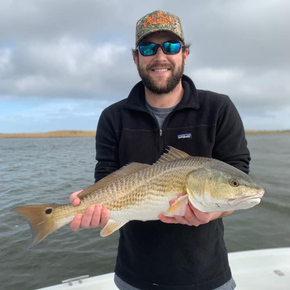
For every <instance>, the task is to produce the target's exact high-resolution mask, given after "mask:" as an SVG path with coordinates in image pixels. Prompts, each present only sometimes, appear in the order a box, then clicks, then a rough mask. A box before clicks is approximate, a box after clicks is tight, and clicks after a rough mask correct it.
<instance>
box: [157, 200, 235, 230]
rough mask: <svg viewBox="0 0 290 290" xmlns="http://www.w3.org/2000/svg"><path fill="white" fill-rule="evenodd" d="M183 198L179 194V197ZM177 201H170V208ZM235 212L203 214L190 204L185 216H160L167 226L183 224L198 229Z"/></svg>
mask: <svg viewBox="0 0 290 290" xmlns="http://www.w3.org/2000/svg"><path fill="white" fill-rule="evenodd" d="M180 196H182V194H179V195H178V197H180ZM175 201H176V200H175V199H172V200H170V202H169V204H170V206H171V205H172V204H173V203H174V202H175ZM233 212H234V211H228V212H201V211H199V210H198V209H196V208H195V207H194V206H192V205H191V203H190V202H189V203H188V205H187V206H186V210H185V214H184V216H177V215H176V216H174V217H167V216H165V215H163V214H160V215H158V217H159V218H160V220H161V221H162V222H164V223H167V224H183V225H188V226H195V227H198V226H200V225H203V224H207V223H209V222H210V221H212V220H215V219H219V218H222V217H225V216H228V215H230V214H231V213H233Z"/></svg>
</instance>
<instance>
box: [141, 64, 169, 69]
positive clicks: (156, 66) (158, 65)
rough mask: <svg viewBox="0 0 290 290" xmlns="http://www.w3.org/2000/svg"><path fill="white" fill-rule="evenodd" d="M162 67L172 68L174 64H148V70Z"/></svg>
mask: <svg viewBox="0 0 290 290" xmlns="http://www.w3.org/2000/svg"><path fill="white" fill-rule="evenodd" d="M157 68H158V69H160V68H161V69H162V68H166V69H170V70H172V68H173V66H172V65H170V64H161V63H160V64H152V65H148V66H147V70H152V69H157Z"/></svg>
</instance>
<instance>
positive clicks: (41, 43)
mask: <svg viewBox="0 0 290 290" xmlns="http://www.w3.org/2000/svg"><path fill="white" fill-rule="evenodd" d="M15 4H16V2H14V1H8V0H3V1H1V10H0V35H1V37H0V100H1V99H2V100H11V99H15V100H17V99H19V100H25V99H26V98H29V99H30V100H31V98H32V99H33V98H35V99H42V100H46V99H51V98H52V99H53V98H57V99H72V100H74V99H78V100H86V99H87V100H90V99H95V100H97V101H99V102H101V101H103V100H105V101H106V102H113V101H117V100H119V99H121V98H124V97H126V96H127V94H128V93H129V91H130V89H131V88H132V86H133V85H134V84H135V83H136V82H137V81H138V80H139V77H138V74H137V70H136V68H135V65H134V63H133V61H132V56H131V48H133V45H134V36H135V35H134V34H135V23H136V21H137V19H138V18H140V17H141V16H143V15H145V14H146V13H147V12H150V11H153V10H155V9H163V10H165V11H170V12H172V13H174V14H177V15H178V16H179V17H180V18H181V20H182V23H183V27H184V32H185V36H186V40H187V41H188V42H190V43H191V54H190V55H189V59H188V63H187V65H186V70H185V72H186V74H188V75H189V76H190V77H192V79H193V80H194V82H195V83H196V86H197V87H198V88H202V89H209V90H213V91H218V92H221V93H226V94H229V95H230V97H231V98H232V100H233V101H234V103H235V104H236V105H237V106H238V108H239V110H241V112H242V114H243V115H244V116H245V117H247V118H248V119H249V120H250V119H251V120H252V121H253V118H254V117H255V118H256V116H258V115H260V116H263V117H264V118H266V117H265V116H269V111H270V112H271V111H273V114H274V115H275V118H276V115H278V113H277V112H278V111H279V110H281V112H282V115H283V114H284V115H283V116H284V117H287V116H288V119H289V112H290V96H289V94H290V85H289V84H290V79H289V76H290V63H289V57H288V55H289V51H290V39H289V35H290V31H289V30H290V7H289V2H288V1H287V0H244V1H230V0H221V1H214V0H208V1H189V0H187V1H183V2H182V4H181V3H179V4H177V3H176V1H165V0H164V1H158V5H156V1H154V0H148V1H146V5H145V4H144V5H143V4H138V5H136V3H135V2H134V1H129V0H125V1H117V0H114V1H112V0H111V1H108V0H107V1H94V0H87V1H78V0H62V1H58V0H50V1H44V0H26V1H20V2H17V5H15ZM270 115H271V114H270ZM267 118H268V117H267ZM255 122H256V123H257V124H259V122H258V121H256V120H255ZM277 124H278V121H277ZM289 127H290V124H289Z"/></svg>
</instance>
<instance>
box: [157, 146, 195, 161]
mask: <svg viewBox="0 0 290 290" xmlns="http://www.w3.org/2000/svg"><path fill="white" fill-rule="evenodd" d="M187 157H190V155H188V154H187V153H185V152H183V151H181V150H178V149H176V148H174V147H172V146H168V152H166V153H163V154H162V155H161V157H160V158H159V159H158V161H157V162H156V163H155V164H158V163H163V162H170V161H174V160H177V159H183V158H187Z"/></svg>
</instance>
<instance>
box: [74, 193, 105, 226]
mask: <svg viewBox="0 0 290 290" xmlns="http://www.w3.org/2000/svg"><path fill="white" fill-rule="evenodd" d="M80 192H81V190H79V191H76V192H74V193H73V194H71V196H70V201H71V203H72V205H74V206H78V205H79V204H80V202H81V200H80V199H79V198H78V194H79V193H80ZM109 217H110V213H109V211H108V209H107V208H105V207H102V205H101V204H97V205H90V206H89V207H88V208H87V210H86V212H85V213H84V214H78V215H77V216H76V217H75V218H74V219H73V221H72V222H71V223H70V228H71V229H72V230H73V231H77V230H78V229H79V228H80V227H83V228H89V227H92V228H97V227H104V226H105V225H106V224H107V222H108V221H109Z"/></svg>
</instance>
